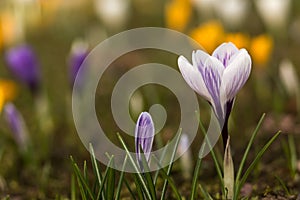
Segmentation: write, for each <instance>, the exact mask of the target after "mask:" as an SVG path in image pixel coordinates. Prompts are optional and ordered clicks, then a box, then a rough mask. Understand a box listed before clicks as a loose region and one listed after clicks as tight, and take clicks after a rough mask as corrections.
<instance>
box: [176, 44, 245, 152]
mask: <svg viewBox="0 0 300 200" xmlns="http://www.w3.org/2000/svg"><path fill="white" fill-rule="evenodd" d="M178 66H179V69H180V71H181V74H182V76H183V78H184V79H185V81H186V82H187V83H188V85H189V86H190V87H191V88H192V89H193V90H194V91H196V92H197V93H198V94H199V95H201V96H202V97H204V98H205V99H206V100H207V101H208V102H209V103H210V105H211V106H212V108H213V110H214V113H215V115H216V117H217V119H218V121H219V124H220V127H222V137H223V144H224V147H225V146H226V141H227V138H228V130H227V123H228V118H229V115H230V112H231V109H232V106H233V102H234V99H235V96H236V95H237V93H238V91H239V90H240V89H241V88H242V87H243V86H244V84H245V83H246V81H247V80H248V77H249V75H250V72H251V58H250V55H249V54H248V52H247V51H246V50H245V49H238V48H237V47H236V46H235V45H234V44H232V43H223V44H221V45H220V46H219V47H218V48H217V49H216V50H215V51H214V52H213V54H212V56H210V55H209V54H207V53H206V52H204V51H201V50H197V51H196V52H193V54H192V64H191V63H190V62H189V61H188V60H187V59H186V58H185V57H183V56H180V57H179V58H178Z"/></svg>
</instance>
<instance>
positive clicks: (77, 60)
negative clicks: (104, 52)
mask: <svg viewBox="0 0 300 200" xmlns="http://www.w3.org/2000/svg"><path fill="white" fill-rule="evenodd" d="M87 55H88V45H87V44H86V43H84V42H81V41H75V42H74V43H73V45H72V48H71V53H70V57H69V69H70V74H69V79H70V82H71V86H73V85H74V82H75V79H76V76H77V73H78V71H79V69H80V66H81V64H82V63H83V61H84V59H85V58H86V57H87Z"/></svg>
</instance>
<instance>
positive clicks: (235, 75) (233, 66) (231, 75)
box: [221, 49, 251, 104]
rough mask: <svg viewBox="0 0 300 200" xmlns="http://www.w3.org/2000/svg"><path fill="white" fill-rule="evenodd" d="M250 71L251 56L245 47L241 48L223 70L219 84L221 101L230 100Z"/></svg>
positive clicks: (242, 84)
mask: <svg viewBox="0 0 300 200" xmlns="http://www.w3.org/2000/svg"><path fill="white" fill-rule="evenodd" d="M250 72H251V58H250V55H249V54H248V52H247V51H246V50H245V49H241V50H240V51H239V53H238V54H237V56H235V57H234V60H232V62H231V63H230V64H229V65H228V67H227V68H226V69H225V70H224V73H223V77H222V85H221V96H222V97H221V98H222V103H224V104H225V103H226V102H227V101H229V100H232V99H233V98H234V97H235V96H236V94H237V92H238V91H239V90H240V89H241V88H242V87H243V86H244V84H245V83H246V81H247V80H248V78H249V75H250Z"/></svg>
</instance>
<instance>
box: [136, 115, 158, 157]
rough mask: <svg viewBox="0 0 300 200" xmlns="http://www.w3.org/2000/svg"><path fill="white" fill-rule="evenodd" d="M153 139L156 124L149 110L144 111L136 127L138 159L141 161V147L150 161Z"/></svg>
mask: <svg viewBox="0 0 300 200" xmlns="http://www.w3.org/2000/svg"><path fill="white" fill-rule="evenodd" d="M153 139H154V124H153V121H152V118H151V115H150V114H149V113H147V112H142V113H141V114H140V116H139V118H138V120H137V123H136V127H135V150H136V154H137V160H138V161H141V152H140V148H141V149H142V150H143V152H144V154H145V157H146V160H147V161H149V157H150V153H151V150H152V144H153Z"/></svg>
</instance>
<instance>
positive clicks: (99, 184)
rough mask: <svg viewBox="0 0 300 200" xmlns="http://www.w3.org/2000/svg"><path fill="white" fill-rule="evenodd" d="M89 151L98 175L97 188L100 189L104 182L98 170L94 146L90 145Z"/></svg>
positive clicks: (94, 169)
mask: <svg viewBox="0 0 300 200" xmlns="http://www.w3.org/2000/svg"><path fill="white" fill-rule="evenodd" d="M89 149H90V154H91V161H92V167H93V171H94V174H96V184H95V186H98V188H99V189H100V186H101V182H102V175H101V173H100V170H99V168H98V163H97V160H96V156H95V152H94V148H93V146H92V144H91V143H90V144H89ZM104 197H105V194H104V193H103V194H102V199H104Z"/></svg>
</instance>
